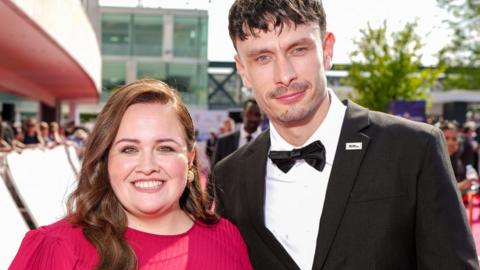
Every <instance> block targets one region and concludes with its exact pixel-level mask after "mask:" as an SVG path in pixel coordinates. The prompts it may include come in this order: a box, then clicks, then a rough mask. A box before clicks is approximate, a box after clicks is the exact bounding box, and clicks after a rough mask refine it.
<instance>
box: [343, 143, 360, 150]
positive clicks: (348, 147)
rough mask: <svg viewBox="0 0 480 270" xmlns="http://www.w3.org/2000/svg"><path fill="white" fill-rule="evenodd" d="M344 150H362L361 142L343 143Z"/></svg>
mask: <svg viewBox="0 0 480 270" xmlns="http://www.w3.org/2000/svg"><path fill="white" fill-rule="evenodd" d="M345 149H346V150H362V143H361V142H350V143H347V144H346V145H345Z"/></svg>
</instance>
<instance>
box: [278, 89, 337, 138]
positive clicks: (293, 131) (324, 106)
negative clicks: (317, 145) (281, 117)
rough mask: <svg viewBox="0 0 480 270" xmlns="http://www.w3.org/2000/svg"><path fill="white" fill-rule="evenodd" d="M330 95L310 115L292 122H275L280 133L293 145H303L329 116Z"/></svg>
mask: <svg viewBox="0 0 480 270" xmlns="http://www.w3.org/2000/svg"><path fill="white" fill-rule="evenodd" d="M330 99H331V97H330V95H329V94H328V93H327V95H326V96H325V98H324V99H323V101H322V102H321V103H320V106H319V107H318V109H317V111H316V112H315V113H313V114H312V115H311V116H310V117H307V118H306V119H303V120H301V121H298V122H295V123H292V124H283V123H274V122H272V124H273V125H274V126H275V129H276V130H277V131H278V134H280V136H281V137H282V138H283V139H284V140H285V141H287V142H288V143H289V144H291V145H293V146H296V147H298V146H302V145H303V144H305V142H306V141H307V140H308V139H309V138H310V137H311V136H312V135H313V133H314V132H315V131H316V130H317V129H318V127H320V125H321V124H322V123H323V120H325V117H326V116H327V113H328V109H329V108H330V103H331V102H330Z"/></svg>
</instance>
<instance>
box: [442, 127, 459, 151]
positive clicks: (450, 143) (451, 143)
mask: <svg viewBox="0 0 480 270" xmlns="http://www.w3.org/2000/svg"><path fill="white" fill-rule="evenodd" d="M443 134H444V135H445V139H446V141H447V147H448V155H450V156H451V155H453V154H455V152H457V151H458V132H457V131H456V130H454V129H446V130H444V131H443Z"/></svg>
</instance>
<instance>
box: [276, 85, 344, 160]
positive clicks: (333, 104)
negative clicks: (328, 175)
mask: <svg viewBox="0 0 480 270" xmlns="http://www.w3.org/2000/svg"><path fill="white" fill-rule="evenodd" d="M328 94H329V95H330V106H329V108H328V112H327V116H326V117H325V119H324V120H323V122H322V123H321V124H320V126H319V127H318V128H317V130H316V131H315V132H314V133H313V134H312V136H311V137H310V138H308V139H307V141H306V142H305V144H303V145H302V146H300V147H294V146H293V145H291V144H289V143H288V142H287V141H285V140H284V139H283V138H282V136H280V134H279V133H278V131H277V130H276V129H275V127H274V125H272V124H270V142H271V145H270V150H276V151H279V150H280V151H290V150H292V149H294V148H301V147H304V146H306V145H308V144H310V143H312V142H314V141H316V140H320V141H321V142H322V144H323V145H324V146H325V152H326V163H327V164H333V158H334V156H335V151H336V150H337V144H338V140H339V137H340V131H341V129H342V124H343V118H344V116H345V111H346V109H347V107H346V106H345V105H344V104H343V103H342V102H341V101H340V99H339V98H338V97H337V95H335V93H334V92H333V90H331V89H328Z"/></svg>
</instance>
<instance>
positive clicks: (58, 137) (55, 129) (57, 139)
mask: <svg viewBox="0 0 480 270" xmlns="http://www.w3.org/2000/svg"><path fill="white" fill-rule="evenodd" d="M60 128H61V127H60V125H59V124H58V123H57V122H51V123H50V140H51V141H52V142H54V143H55V144H56V145H60V144H65V143H66V139H65V136H64V135H62V134H61V132H62V130H61V129H60Z"/></svg>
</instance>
